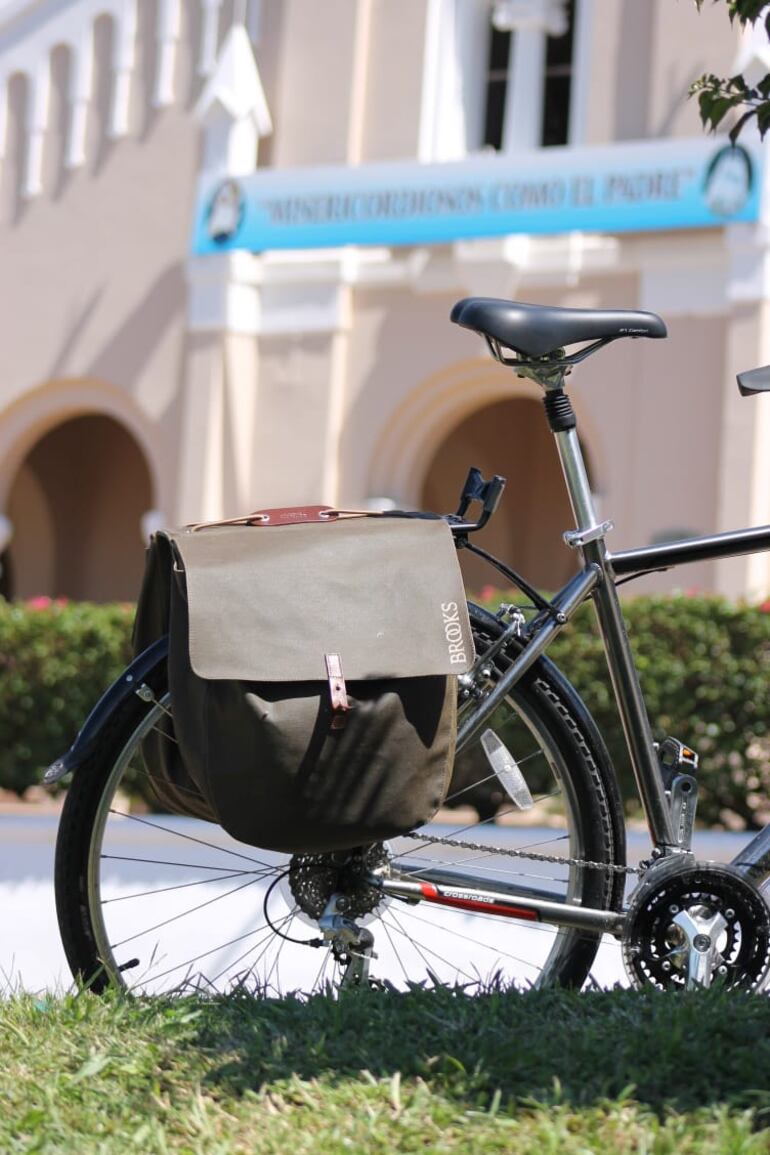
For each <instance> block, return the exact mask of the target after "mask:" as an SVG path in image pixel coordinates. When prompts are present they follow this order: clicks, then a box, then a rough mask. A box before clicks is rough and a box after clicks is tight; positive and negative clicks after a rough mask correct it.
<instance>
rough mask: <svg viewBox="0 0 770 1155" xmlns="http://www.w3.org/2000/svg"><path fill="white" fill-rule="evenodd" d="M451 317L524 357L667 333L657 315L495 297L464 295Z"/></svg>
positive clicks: (659, 335)
mask: <svg viewBox="0 0 770 1155" xmlns="http://www.w3.org/2000/svg"><path fill="white" fill-rule="evenodd" d="M450 317H451V320H452V321H454V322H455V324H456V325H462V326H463V328H465V329H473V330H474V332H476V333H480V334H481V335H482V336H483V337H487V338H489V339H491V340H492V341H497V342H499V343H500V344H501V345H505V346H506V348H508V349H513V351H514V352H515V353H519V354H520V355H521V356H523V357H543V356H545V355H546V354H547V353H552V352H554V351H555V350H556V349H562V348H564V346H566V345H573V344H575V343H576V342H578V341H602V342H607V341H614V340H616V338H618V337H665V336H666V335H667V333H666V326H665V323H664V322H663V321H662V320H661V318H660V317H658V316H657V315H656V314H655V313H643V312H638V311H626V310H619V309H559V308H554V307H552V306H550V305H524V304H519V303H518V302H516V301H500V300H497V299H496V298H494V297H465V298H464V299H463V300H462V301H458V302H457V304H456V305H455V306H454V308H453V309H452V312H451V315H450Z"/></svg>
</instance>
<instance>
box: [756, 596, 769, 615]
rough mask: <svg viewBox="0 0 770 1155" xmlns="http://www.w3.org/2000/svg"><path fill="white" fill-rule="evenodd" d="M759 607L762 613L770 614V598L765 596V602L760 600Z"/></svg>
mask: <svg viewBox="0 0 770 1155" xmlns="http://www.w3.org/2000/svg"><path fill="white" fill-rule="evenodd" d="M757 609H758V610H759V612H760V613H761V614H770V598H765V600H764V601H763V602H760V603H759V605H758V606H757Z"/></svg>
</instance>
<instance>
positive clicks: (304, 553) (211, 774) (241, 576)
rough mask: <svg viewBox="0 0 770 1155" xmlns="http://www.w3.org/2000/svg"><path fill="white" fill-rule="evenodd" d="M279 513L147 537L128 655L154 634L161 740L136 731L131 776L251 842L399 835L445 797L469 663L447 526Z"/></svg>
mask: <svg viewBox="0 0 770 1155" xmlns="http://www.w3.org/2000/svg"><path fill="white" fill-rule="evenodd" d="M273 512H275V511H273ZM279 512H280V513H281V514H282V517H281V518H280V519H279V520H281V521H283V522H284V523H283V524H268V525H265V524H264V523H263V524H259V523H257V524H220V525H212V526H204V527H189V528H188V529H186V530H180V531H173V532H171V531H164V532H161V533H159V534H157V535H156V536H155V537H154V539H153V541H152V543H151V545H150V548H149V551H148V560H147V570H146V573H145V579H144V583H143V587H142V591H141V595H140V599H139V605H138V610H137V618H136V626H135V632H134V645H135V648H136V650H137V651H139V650H141V649H143V648H145V647H146V646H147V645H149V644H150V643H151V642H152V641H154V640H155V639H156V638H157V637H159V636H161V635H162V634H163V633H165V632H168V634H169V659H168V670H169V690H170V694H171V717H172V718H173V735H172V734H171V733H170V732H169V730H168V728H167V727H168V726H170V725H171V724H170V723H167V727H166V734H165V735H164V734H163V733H161V732H159V731H153V732H152V733H151V734H150V735H149V736H148V738H147V739H146V740H145V742H144V747H143V754H144V758H145V764H146V768H147V770H148V772H149V774H150V776H151V778H152V781H153V784H154V787H155V790H156V793H157V794H158V796H159V798H160V800H161V801H162V802H163V803H164V805H166V806H167V807H169V808H170V809H172V810H174V811H176V812H178V813H183V814H192V815H195V816H197V817H201V818H206V819H208V820H210V821H213V822H217V823H219V824H220V825H221V826H222V827H224V829H225V830H227V831H228V832H229V833H230V834H231V835H233V837H235V838H237V839H239V840H241V841H243V842H246V843H249V844H250V845H253V846H260V847H264V848H267V849H273V850H281V851H286V852H291V853H296V852H304V853H320V852H325V851H329V850H335V849H344V848H349V847H353V846H359V845H364V844H367V843H371V842H376V841H380V840H382V839H386V838H390V837H393V836H395V835H397V834H400V833H405V832H406V831H408V830H411V829H413V828H414V827H415V826H419V825H420V824H421V823H423V822H425V821H427V820H429V819H430V818H431V817H432V816H433V814H435V812H436V810H437V809H438V807H439V806H440V805H441V803H442V801H443V799H444V797H445V795H446V792H447V788H448V784H449V780H450V776H451V770H452V762H453V757H454V744H455V736H456V708H457V706H456V703H457V690H456V681H455V677H454V675H457V674H461V673H463V672H465V671H467V670H468V669H469V668H470V666H471V665H472V663H473V658H474V654H473V639H472V635H471V630H470V624H469V621H468V617H467V611H466V607H465V597H464V592H463V585H462V578H461V574H460V570H459V565H458V562H457V557H456V550H455V547H454V542H453V539H452V534H451V531H450V529H449V527H448V525H447V524H446V522H444V521H443V520H441V519H434V520H431V519H423V518H407V517H392V516H374V517H372V516H360V517H337V516H335V515H331V516H329V515H324V514H321V515H320V516H322V517H324V520H317V519H316V520H310V521H309V522H302V523H299V524H298V523H293V522H292V521H291V514H292V511H279ZM259 516H264V515H252V517H259ZM327 518H328V519H327ZM287 522H288V523H287Z"/></svg>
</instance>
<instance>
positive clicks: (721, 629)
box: [0, 595, 770, 826]
mask: <svg viewBox="0 0 770 1155" xmlns="http://www.w3.org/2000/svg"><path fill="white" fill-rule="evenodd" d="M624 610H625V613H626V619H627V622H628V626H629V631H630V635H631V642H632V646H633V649H634V653H635V655H636V660H637V662H638V666H639V671H640V675H641V679H642V686H643V689H644V692H645V696H646V699H647V703H648V707H649V711H650V717H651V719H652V720H653V726H654V729H655V734H656V737H658V738H660V737H663V736H664V735H666V734H673V735H674V736H675V737H677V738H680V739H681V740H682V741H684V742H687V743H689V744H691V745H692V746H693V747H694V748H695V749H696V750H697V751H698V753H699V754H700V756H701V784H702V789H701V794H700V800H699V817H700V818H701V819H702V820H704V821H706V822H710V823H716V822H722V823H728V824H731V825H732V824H745V825H747V826H757V825H762V824H763V823H764V821H765V817H764V812H765V811H766V810H768V811H770V612H769V611H770V603H765V604H763V605H762V606H759V607H750V606H745V605H734V604H732V603H730V602H727V601H725V600H724V599H722V598H716V597H701V596H697V597H688V596H684V595H681V596H674V597H639V598H635V599H630V600H628V601H626V602H625V603H624ZM132 621H133V607H132V606H117V605H112V606H109V605H108V606H96V605H88V604H77V603H73V604H67V603H61V602H58V603H57V602H50V601H49V600H48V599H44V598H38V599H35V600H34V601H32V602H30V603H27V604H24V605H21V604H14V603H4V602H0V787H4V788H6V789H9V790H13V791H15V792H17V793H18V794H22V793H23V792H24V790H25V789H26V788H27V787H28V786H29V785H32V784H34V783H37V782H38V781H39V778H40V772H41V770H42V769H43V768H44V767H45V766H47V765H48V764H49V763H50V762H51V761H53V759H54V758H55V757H56V756H57V755H58V754H60V753H61V752H62V751H63V750H65V749H66V748H67V746H68V745H69V743H70V742H71V740H72V738H73V737H74V735H75V733H76V731H77V730H78V728H79V727H80V725H81V724H82V722H83V720H84V718H85V717H86V714H87V713H88V711H89V709H90V708H91V706H92V705H93V703H94V702H95V701H96V699H97V698H98V696H99V695H100V693H101V692H102V691H103V689H104V688H105V687H106V686H107V685H109V683H110V682H111V681H112V680H113V679H114V678H115V677H117V675H118V674H119V673H120V671H121V669H122V668H123V667H124V665H125V664H126V662H127V660H128V658H129V653H130V633H131V624H132ZM549 653H550V656H551V657H552V658H553V660H554V661H555V662H556V663H557V665H559V666H560V667H561V668H562V669H563V670H564V672H565V673H566V674H567V676H568V677H569V678H570V680H571V681H573V682H574V684H575V686H576V687H577V688H578V690H579V691H580V692H581V694H582V695H583V696H584V698H585V700H586V702H587V704H588V706H589V708H590V710H591V712H592V713H593V715H594V717H595V719H596V721H597V723H598V725H599V727H600V729H601V731H602V733H603V735H604V738H605V741H606V742H607V745H608V747H609V749H610V753H611V755H612V756H613V759H614V761H615V765H616V767H617V770H618V774H619V776H620V779H621V783H622V786H623V791H624V794H625V796H626V798H627V799H628V800H629V806H630V807H633V805H634V803H633V799H634V797H635V794H634V788H633V782H632V779H631V773H630V770H629V767H628V764H627V755H626V753H625V747H624V744H623V739H622V734H621V730H620V723H619V720H618V717H617V712H616V710H615V705H614V701H613V699H612V694H611V690H610V687H609V683H608V679H607V675H606V668H605V666H604V658H603V654H602V650H601V646H600V643H599V639H598V636H597V633H596V629H595V626H594V622H593V614H592V611H591V610H590V607H584V609H583V610H581V612H580V614H579V615H578V617H577V619H576V621H575V623H574V624H573V625H572V626H570V627H569V629H568V630H567V631H565V632H564V634H563V635H562V636H561V637H560V638H558V639H557V641H556V642H555V643H554V645H553V647H552V648H551V650H550V651H549Z"/></svg>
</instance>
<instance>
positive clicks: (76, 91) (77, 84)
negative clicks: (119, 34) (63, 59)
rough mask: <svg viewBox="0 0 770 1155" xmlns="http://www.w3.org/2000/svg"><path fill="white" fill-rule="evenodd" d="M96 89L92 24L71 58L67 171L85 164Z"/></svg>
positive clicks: (84, 32) (82, 36)
mask: <svg viewBox="0 0 770 1155" xmlns="http://www.w3.org/2000/svg"><path fill="white" fill-rule="evenodd" d="M93 89H94V29H93V25H92V24H89V25H88V26H87V28H86V29H85V30H84V31H83V33H82V35H81V37H80V42H79V44H78V46H77V49H76V50H75V52H73V56H72V79H71V101H72V121H71V125H70V134H69V143H68V145H67V158H66V164H67V167H68V168H77V167H78V165H81V164H84V163H85V159H86V134H87V132H88V108H89V106H90V104H91V100H92V99H93Z"/></svg>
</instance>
